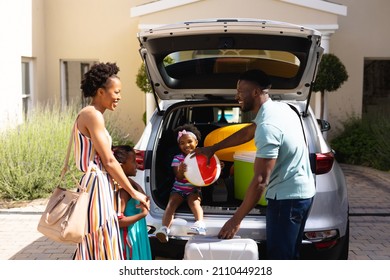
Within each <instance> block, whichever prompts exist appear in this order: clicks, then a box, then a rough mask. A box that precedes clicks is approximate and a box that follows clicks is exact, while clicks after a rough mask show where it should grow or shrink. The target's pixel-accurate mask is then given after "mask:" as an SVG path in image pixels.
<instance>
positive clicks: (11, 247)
mask: <svg viewBox="0 0 390 280" xmlns="http://www.w3.org/2000/svg"><path fill="white" fill-rule="evenodd" d="M342 168H343V170H344V173H345V176H346V180H347V185H348V191H349V200H350V216H351V217H350V252H349V259H351V260H369V259H372V260H389V259H390V234H389V233H390V173H387V172H381V171H377V170H374V169H371V168H365V167H360V166H350V165H342ZM42 208H43V205H42V203H39V201H38V203H32V204H30V205H28V207H23V208H16V209H8V210H4V209H3V210H1V209H0V260H7V259H11V260H34V259H35V260H70V259H71V258H72V254H73V252H74V250H75V247H74V246H73V245H63V244H60V243H56V242H53V241H50V240H48V239H47V238H46V237H44V236H42V235H41V234H40V233H39V232H38V231H37V230H36V226H37V224H38V220H39V217H40V211H42Z"/></svg>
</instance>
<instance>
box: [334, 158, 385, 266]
mask: <svg viewBox="0 0 390 280" xmlns="http://www.w3.org/2000/svg"><path fill="white" fill-rule="evenodd" d="M341 167H342V168H343V171H344V174H345V177H346V180H347V185H348V195H349V205H350V245H349V259H351V260H370V259H371V260H390V173H389V172H381V171H378V170H374V169H371V168H365V167H360V166H350V165H341Z"/></svg>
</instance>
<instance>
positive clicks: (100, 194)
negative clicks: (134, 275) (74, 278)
mask: <svg viewBox="0 0 390 280" xmlns="http://www.w3.org/2000/svg"><path fill="white" fill-rule="evenodd" d="M106 134H107V137H108V138H109V139H110V142H111V136H110V135H109V133H108V131H106ZM74 155H75V161H76V166H77V168H78V169H79V170H80V171H82V172H84V175H83V176H82V178H81V181H80V182H82V180H86V187H87V191H88V193H89V205H88V213H86V215H88V219H87V222H86V227H85V233H86V234H85V236H84V238H83V240H82V242H81V243H79V244H78V245H77V249H76V253H75V255H74V259H75V260H122V259H123V251H122V244H121V241H120V228H119V223H118V218H117V216H118V211H119V209H120V207H119V206H120V205H119V203H120V199H119V191H118V190H117V189H116V188H117V187H116V186H115V185H114V184H113V183H112V180H111V177H110V175H109V174H108V173H107V172H106V171H105V169H104V167H103V165H102V163H101V160H100V158H99V155H98V154H96V152H95V150H94V149H93V144H92V140H91V139H90V138H89V137H87V136H85V135H83V134H82V133H81V132H80V131H79V130H78V128H77V122H76V124H75V125H74ZM90 159H93V163H92V164H93V167H92V171H91V175H90V176H89V178H86V176H85V173H86V172H87V170H88V165H89V163H90Z"/></svg>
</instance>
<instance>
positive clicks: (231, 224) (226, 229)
mask: <svg viewBox="0 0 390 280" xmlns="http://www.w3.org/2000/svg"><path fill="white" fill-rule="evenodd" d="M239 229H240V222H239V221H237V220H236V219H235V218H234V217H231V218H230V219H229V220H228V221H227V222H226V223H225V224H224V225H223V227H222V228H221V230H220V231H219V233H218V238H220V239H232V238H233V237H234V236H235V235H236V233H237V232H238V230H239Z"/></svg>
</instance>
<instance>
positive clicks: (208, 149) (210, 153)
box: [191, 146, 215, 165]
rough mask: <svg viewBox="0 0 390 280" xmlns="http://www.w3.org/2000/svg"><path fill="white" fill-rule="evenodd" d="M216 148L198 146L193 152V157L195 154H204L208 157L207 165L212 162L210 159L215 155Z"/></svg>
mask: <svg viewBox="0 0 390 280" xmlns="http://www.w3.org/2000/svg"><path fill="white" fill-rule="evenodd" d="M214 153H215V149H214V147H213V146H208V147H198V148H196V149H195V150H194V152H193V154H192V156H191V157H194V156H195V155H198V154H203V155H205V156H206V157H207V165H209V164H210V159H211V157H212V156H213V155H214Z"/></svg>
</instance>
